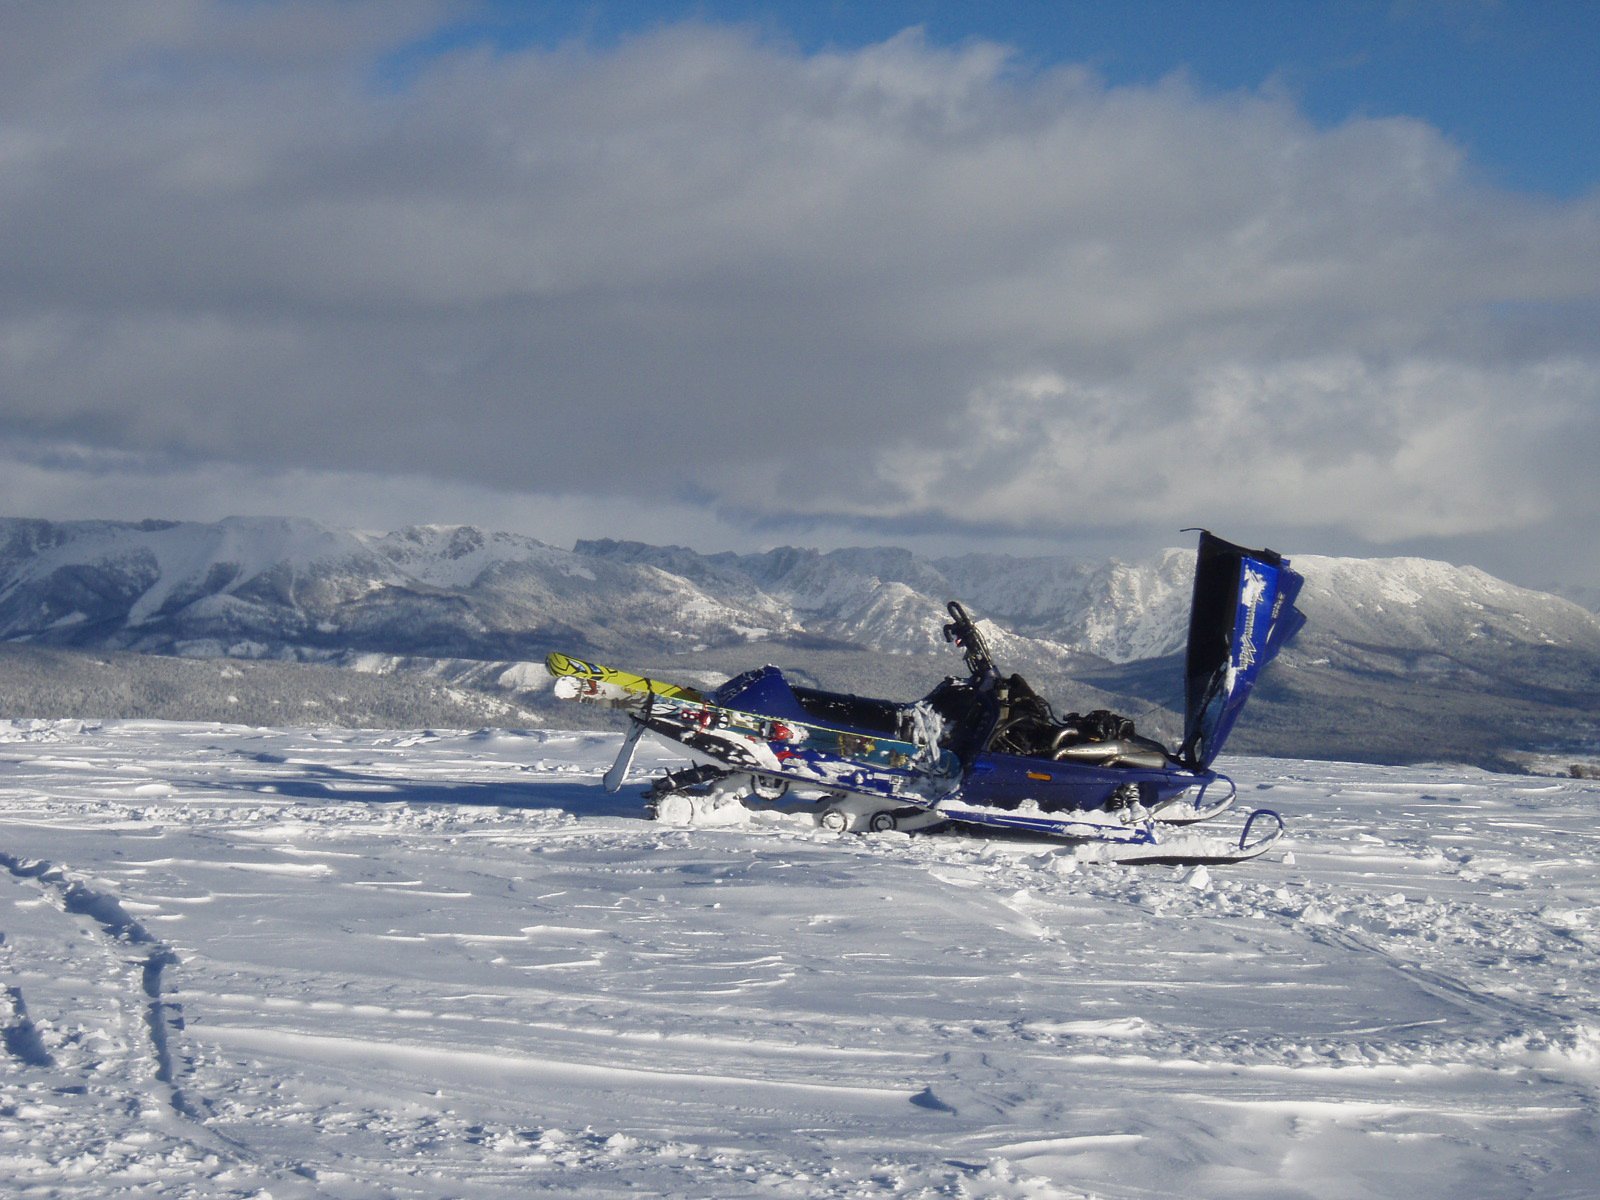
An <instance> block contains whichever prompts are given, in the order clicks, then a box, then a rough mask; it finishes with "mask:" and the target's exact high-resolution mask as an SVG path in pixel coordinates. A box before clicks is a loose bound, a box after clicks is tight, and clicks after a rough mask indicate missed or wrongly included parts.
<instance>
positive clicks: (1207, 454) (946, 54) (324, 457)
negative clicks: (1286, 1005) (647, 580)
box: [0, 0, 1600, 566]
mask: <svg viewBox="0 0 1600 1200" xmlns="http://www.w3.org/2000/svg"><path fill="white" fill-rule="evenodd" d="M148 11H149V13H150V14H153V16H152V17H151V19H149V20H146V19H145V18H144V17H143V16H141V19H140V20H138V21H133V20H127V21H124V20H122V19H121V18H118V17H116V16H115V14H108V13H107V10H105V9H104V8H103V7H101V6H91V7H89V8H80V7H77V6H72V5H61V6H22V7H14V8H11V9H8V10H6V12H5V13H4V14H0V45H4V46H5V47H6V48H7V49H5V50H4V51H0V67H8V68H10V67H14V68H15V70H14V71H11V70H0V270H3V271H4V273H5V276H6V278H7V280H8V288H7V292H6V295H5V296H4V298H3V299H0V436H9V437H13V438H23V439H29V438H34V439H46V440H59V441H65V442H70V443H73V444H79V445H83V446H87V447H93V448H98V449H99V450H102V451H113V452H119V453H126V454H129V455H133V456H135V457H136V458H138V460H139V461H146V459H145V458H143V457H141V456H150V455H155V456H158V460H159V461H162V462H168V463H171V464H176V465H177V466H178V467H179V468H181V470H182V471H185V472H194V473H197V474H201V475H203V474H205V473H207V472H215V473H216V475H217V477H218V478H219V479H220V478H224V477H227V476H228V475H229V474H230V473H233V474H234V475H237V474H238V472H239V471H240V470H241V469H242V470H246V471H247V472H248V473H250V476H251V478H254V479H256V480H258V481H265V480H268V479H273V480H277V481H279V482H278V483H275V484H271V485H268V484H266V483H262V484H260V490H258V491H257V493H256V495H257V496H258V497H259V500H260V502H261V503H262V504H266V503H268V502H270V501H271V500H272V499H273V497H274V496H275V495H280V496H287V495H292V494H293V491H294V486H295V485H296V483H298V484H304V482H305V481H306V480H307V479H321V480H325V481H326V480H330V479H356V478H360V479H364V480H368V481H371V480H384V481H386V482H385V483H384V484H383V485H382V486H380V487H378V489H377V490H378V491H380V492H382V493H384V494H387V495H396V496H398V495H400V494H402V493H404V492H405V489H407V488H411V493H410V494H412V495H415V496H417V497H419V498H422V499H423V500H424V501H426V502H434V503H439V504H441V505H443V504H447V503H448V502H449V501H448V496H449V494H450V489H468V490H471V491H472V493H473V495H475V496H476V497H477V498H478V499H477V502H475V503H474V504H468V505H465V506H464V507H468V508H472V509H473V511H479V512H486V511H488V510H489V508H490V506H489V505H488V504H487V503H486V502H485V501H484V498H485V497H487V496H491V495H503V496H505V497H508V498H509V499H508V500H507V503H508V504H510V505H512V506H513V507H516V506H517V505H521V504H522V503H523V501H522V500H520V499H518V498H519V497H528V496H546V497H548V496H562V497H568V498H571V499H570V501H568V502H569V503H571V504H579V503H584V502H585V501H582V500H581V499H580V498H582V497H588V498H590V499H589V500H588V501H586V502H587V503H590V504H592V505H593V506H594V509H593V511H595V512H596V513H605V514H612V515H615V514H622V513H627V512H635V513H637V512H640V511H642V510H641V506H652V507H654V506H657V505H661V504H662V503H665V504H666V505H667V506H668V507H667V509H660V510H658V511H668V510H670V511H671V512H672V514H673V520H674V521H679V522H682V523H683V524H685V525H686V526H688V527H689V528H686V529H684V530H683V531H682V532H680V534H679V535H677V536H676V537H669V539H668V540H697V539H698V540H700V541H701V542H702V544H704V543H705V541H706V539H707V538H723V537H727V538H730V539H732V538H736V537H737V536H738V528H739V522H740V521H742V520H745V519H747V518H748V519H749V520H752V521H760V520H770V519H790V518H795V517H800V518H806V517H808V516H810V517H814V518H815V519H817V520H819V521H822V522H827V521H830V520H834V519H838V520H841V521H852V522H857V523H859V524H860V526H861V527H862V528H863V529H865V530H867V531H868V533H869V535H870V530H871V528H872V522H874V521H875V520H876V521H879V522H880V524H879V528H880V529H882V530H883V531H885V536H888V535H889V534H892V533H894V532H896V531H900V532H904V531H905V530H908V529H912V528H916V529H921V530H927V531H934V530H936V529H938V528H940V527H941V526H943V527H946V528H951V529H954V528H957V527H971V526H972V525H973V524H974V523H976V524H977V525H981V526H983V527H985V528H988V529H991V530H1003V529H1005V528H1007V527H1011V528H1015V529H1017V530H1021V531H1028V530H1038V529H1055V530H1060V531H1062V532H1063V533H1065V532H1068V531H1070V530H1072V529H1074V528H1078V527H1081V526H1082V525H1084V524H1086V523H1087V524H1094V525H1097V526H1104V525H1109V524H1114V523H1115V522H1117V521H1119V520H1123V521H1129V522H1135V523H1142V524H1143V525H1145V526H1148V527H1151V528H1158V527H1159V528H1163V529H1169V530H1170V529H1172V528H1175V527H1177V526H1180V525H1185V524H1191V523H1195V522H1196V521H1200V520H1205V521H1210V522H1212V523H1215V524H1217V525H1218V526H1219V527H1233V526H1234V523H1235V522H1237V523H1239V524H1241V525H1244V526H1245V527H1246V528H1245V529H1242V530H1240V534H1241V536H1253V535H1254V532H1253V531H1255V530H1261V531H1262V536H1263V537H1267V536H1270V537H1272V538H1274V539H1276V540H1278V541H1279V542H1286V541H1290V540H1292V538H1293V537H1294V536H1295V535H1296V533H1309V532H1310V531H1324V530H1340V531H1344V532H1345V533H1346V534H1348V535H1349V536H1351V537H1355V538H1360V539H1366V540H1368V541H1373V542H1392V541H1397V540H1404V539H1411V538H1419V537H1445V538H1449V537H1463V536H1467V535H1497V536H1502V537H1506V538H1512V537H1516V536H1519V531H1525V530H1532V529H1539V530H1541V531H1543V532H1542V533H1541V534H1540V536H1553V534H1552V532H1551V531H1552V530H1556V529H1559V528H1561V523H1562V522H1563V521H1565V520H1568V519H1570V521H1571V529H1572V531H1573V532H1572V536H1576V537H1587V538H1589V539H1590V540H1589V541H1588V542H1587V543H1586V544H1587V545H1588V546H1589V547H1591V549H1592V550H1593V551H1594V553H1593V555H1592V557H1593V558H1595V559H1597V560H1600V544H1597V543H1596V542H1595V541H1594V540H1593V538H1594V537H1595V536H1596V535H1595V534H1594V533H1593V531H1592V530H1593V525H1594V522H1592V521H1590V523H1589V525H1588V527H1587V528H1588V532H1587V533H1585V532H1584V529H1585V526H1583V525H1582V524H1581V522H1580V516H1583V517H1584V518H1585V519H1587V517H1592V516H1593V514H1594V502H1593V500H1592V497H1593V496H1594V495H1596V494H1597V493H1600V486H1597V485H1600V479H1597V478H1596V476H1597V473H1600V472H1597V468H1596V465H1595V463H1594V461H1593V455H1592V451H1590V452H1589V453H1588V454H1585V453H1583V452H1582V451H1581V448H1582V447H1585V446H1587V447H1593V446H1594V445H1596V444H1600V438H1597V437H1596V436H1595V435H1596V433H1597V432H1600V430H1597V422H1600V417H1597V412H1600V351H1597V350H1596V348H1595V346H1594V345H1593V339H1592V327H1593V318H1594V316H1595V314H1596V312H1600V271H1597V270H1596V266H1597V265H1600V198H1597V197H1594V196H1591V197H1588V198H1586V199H1582V200H1577V201H1570V202H1564V203H1554V202H1537V203H1536V202H1533V201H1530V200H1527V199H1523V198H1519V197H1516V196H1510V195H1506V194H1504V193H1500V192H1496V191H1493V190H1491V189H1488V188H1486V187H1484V186H1483V185H1481V184H1480V183H1478V182H1476V181H1475V177H1474V175H1473V173H1472V171H1471V169H1470V164H1466V163H1464V162H1463V161H1462V159H1461V156H1460V153H1459V151H1458V150H1457V149H1456V148H1455V147H1454V146H1452V145H1451V144H1450V143H1449V142H1447V141H1446V140H1445V139H1443V138H1442V137H1440V136H1439V135H1438V134H1437V133H1436V132H1435V131H1434V130H1432V129H1431V128H1429V127H1428V126H1426V125H1424V124H1422V123H1420V122H1417V121H1410V120H1403V119H1386V120H1354V121H1351V122H1348V123H1346V124H1345V125H1343V126H1341V127H1339V128H1336V129H1332V130H1319V129H1317V128H1315V127H1314V126H1312V125H1311V124H1310V123H1308V122H1307V121H1306V120H1305V119H1303V118H1302V117H1301V115H1300V114H1299V113H1298V112H1296V110H1295V109H1294V107H1293V105H1292V103H1291V102H1289V101H1288V100H1287V99H1285V98H1283V97H1281V96H1277V95H1270V94H1264V95H1247V94H1239V95H1229V96H1214V95H1207V94H1204V93H1202V92H1200V91H1198V90H1197V89H1196V88H1194V87H1192V86H1191V85H1189V84H1188V83H1187V82H1186V81H1184V80H1183V79H1181V78H1174V79H1172V80H1168V81H1166V82H1165V83H1163V84H1161V85H1159V86H1156V87H1149V88H1144V87H1133V88H1118V89H1112V88H1107V87H1105V86H1103V85H1102V84H1101V83H1099V82H1098V81H1097V80H1096V79H1095V78H1094V77H1093V76H1092V75H1091V74H1088V73H1086V72H1084V71H1082V70H1077V69H1063V70H1055V71H1047V72H1040V73H1031V72H1026V71H1022V70H1018V69H1016V68H1015V67H1014V65H1013V64H1012V63H1011V61H1010V60H1009V59H1008V58H1007V56H1006V55H1005V53H1004V52H1002V51H1001V50H1000V49H998V48H996V47H994V46H989V45H984V44H974V45H970V46H967V47H964V48H961V49H958V50H948V49H942V48H938V47H934V46H930V45H929V44H927V43H926V42H925V41H924V40H923V39H922V38H921V37H919V36H918V35H916V34H914V33H913V34H906V35H902V36H900V37H898V38H896V39H893V40H892V41H890V42H888V43H885V44H883V45H881V46H876V47H869V48H867V49H864V50H860V51H847V52H846V51H840V52H832V53H827V54H819V55H815V56H810V57H807V56H805V55H802V54H800V53H798V52H797V51H794V50H792V49H789V48H785V47H779V46H774V45H770V44H766V43H763V42H761V41H759V40H757V39H756V38H755V37H754V36H753V35H751V34H748V33H746V32H741V31H736V30H729V29H725V28H716V27H707V26H700V25H689V26H682V27H677V28H670V29H665V30H662V31H660V32H657V33H653V34H650V35H647V36H641V37H638V38H635V39H632V40H629V41H625V42H623V43H622V44H621V45H619V46H617V47H615V48H608V49H592V48H586V47H583V46H566V47H562V48H559V49H555V50H546V49H539V48H532V49H527V50H523V51H518V52H504V51H494V52H491V51H489V50H487V49H482V48H473V47H468V48H465V49H461V50H457V51H453V52H451V53H449V54H445V55H442V56H439V57H436V58H433V59H428V58H426V57H419V58H418V59H417V60H416V63H415V66H416V71H415V74H414V76H413V77H412V78H411V80H410V81H409V82H408V83H407V85H406V86H404V87H402V88H394V87H388V86H384V85H383V84H382V82H381V79H380V72H379V70H378V67H377V62H378V59H379V56H381V55H383V54H384V53H387V52H388V51H390V50H392V49H395V48H397V47H399V46H401V45H402V44H404V43H405V42H406V41H408V40H409V39H412V38H415V37H419V36H422V35H424V34H425V33H426V31H427V30H428V29H429V28H430V27H432V25H433V24H434V23H436V22H437V21H438V20H440V19H441V18H440V15H439V14H440V13H441V12H443V11H445V9H444V8H442V7H438V6H432V5H427V4H415V5H406V6H395V5H389V4H384V5H364V4H358V3H353V4H341V5H336V6H327V5H307V6H300V5H270V4H269V5H233V4H207V3H201V2H199V0H194V2H192V3H177V2H174V3H170V4H164V5H159V6H153V7H152V8H150V9H149V10H148ZM85 13H93V14H98V15H97V16H95V18H94V19H92V20H91V19H89V18H88V17H86V16H85ZM101 16H104V19H103V20H102V19H100V17H101ZM157 17H158V18H159V19H155V18H157ZM8 27H9V28H8ZM229 464H234V465H229ZM237 464H246V465H247V466H246V467H245V468H240V467H239V466H238V465H237ZM138 476H139V472H137V471H134V472H131V473H129V474H128V475H127V477H126V479H125V482H126V483H127V486H129V487H131V488H134V494H139V493H138V490H137V487H136V486H135V484H134V482H132V481H133V480H134V479H135V478H136V477H138ZM19 479H25V480H27V481H30V482H28V483H27V484H26V486H24V484H23V483H22V482H19V481H18V480H16V479H14V480H13V481H12V482H11V484H10V485H9V487H8V491H9V492H10V494H11V496H12V498H13V499H12V504H13V506H14V508H15V509H17V510H20V509H23V508H29V507H30V506H29V504H28V499H29V495H30V494H31V495H32V496H33V497H34V503H33V505H32V506H31V510H33V511H38V510H39V508H40V506H44V505H47V501H48V498H49V496H50V495H51V494H52V493H51V483H50V479H49V474H48V470H46V469H45V468H43V467H39V468H37V469H35V470H33V471H31V472H29V473H25V475H24V476H22V477H19ZM64 479H65V481H64V482H62V488H61V492H60V495H61V496H64V495H65V494H66V492H67V491H72V490H74V489H77V491H76V494H78V495H80V496H82V495H86V494H88V493H86V492H84V491H83V490H82V487H81V486H80V485H81V484H82V480H77V481H76V482H73V481H72V480H71V479H68V478H65V477H64ZM412 480H421V481H424V482H418V483H415V484H413V483H411V482H410V481H412ZM29 488H31V489H33V490H32V492H31V493H30V492H29V491H28V489H29ZM339 490H340V489H339V488H337V487H332V488H329V489H326V491H327V495H326V503H327V505H328V506H329V510H330V513H331V512H332V511H333V510H335V509H338V510H340V511H345V510H348V509H349V507H350V506H349V504H348V503H346V502H345V501H341V500H339V499H338V496H337V495H336V493H338V492H339ZM312 493H314V494H321V493H317V489H315V488H313V489H312ZM146 494H149V493H146ZM685 497H694V498H695V499H694V500H693V501H692V502H691V501H689V500H686V499H685ZM59 498H60V497H59V496H58V499H59ZM117 500H118V497H117V495H116V494H114V493H110V492H108V493H107V494H106V496H105V502H106V503H107V504H108V506H114V505H115V504H116V503H117ZM63 502H64V501H63ZM341 506H342V507H341ZM673 506H676V507H673ZM401 507H404V506H401ZM412 507H413V508H414V507H419V506H412ZM302 511H303V510H302ZM519 511H520V510H519ZM717 514H722V515H720V516H719V515H717ZM406 519H428V518H427V517H426V515H425V514H422V513H418V514H417V515H416V517H415V518H411V517H408V518H406ZM440 519H443V518H440ZM619 519H620V518H619ZM578 523H579V524H582V523H583V522H578ZM702 533H703V534H704V536H702ZM634 536H640V535H639V534H637V533H635V534H634ZM1489 565H1491V566H1492V565H1493V564H1492V563H1491V564H1489Z"/></svg>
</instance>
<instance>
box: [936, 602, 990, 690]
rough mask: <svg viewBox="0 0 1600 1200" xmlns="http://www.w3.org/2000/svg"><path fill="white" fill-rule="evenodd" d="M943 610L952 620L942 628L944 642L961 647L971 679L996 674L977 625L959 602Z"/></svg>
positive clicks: (948, 605)
mask: <svg viewBox="0 0 1600 1200" xmlns="http://www.w3.org/2000/svg"><path fill="white" fill-rule="evenodd" d="M945 608H946V609H947V610H948V611H949V613H950V616H951V617H952V618H954V619H953V620H951V621H950V622H949V623H948V624H947V625H946V626H945V627H944V640H945V641H947V642H954V643H955V644H956V645H957V646H959V647H961V652H962V656H963V657H964V658H965V659H966V663H967V670H968V671H970V672H971V673H972V676H973V678H974V679H976V678H979V677H981V676H985V675H989V674H998V672H997V671H996V670H995V665H994V659H992V658H990V657H989V647H988V644H987V643H985V642H984V640H983V634H981V633H979V632H978V626H977V624H976V623H975V622H974V621H973V619H972V618H971V617H969V616H968V615H967V610H966V609H964V608H962V607H961V602H960V601H959V600H952V601H950V603H949V604H947V605H945Z"/></svg>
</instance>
